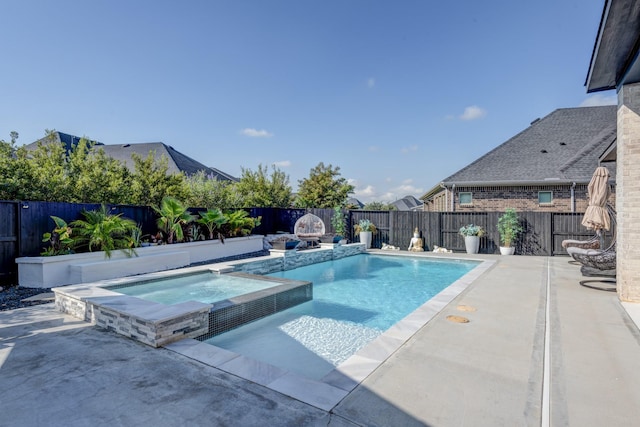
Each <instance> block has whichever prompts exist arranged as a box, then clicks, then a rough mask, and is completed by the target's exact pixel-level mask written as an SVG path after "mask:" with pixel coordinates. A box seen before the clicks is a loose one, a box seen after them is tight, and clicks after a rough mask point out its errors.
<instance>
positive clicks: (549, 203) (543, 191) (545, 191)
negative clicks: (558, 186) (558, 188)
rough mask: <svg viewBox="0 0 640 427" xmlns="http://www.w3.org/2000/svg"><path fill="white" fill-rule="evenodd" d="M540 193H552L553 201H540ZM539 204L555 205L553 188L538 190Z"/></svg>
mask: <svg viewBox="0 0 640 427" xmlns="http://www.w3.org/2000/svg"><path fill="white" fill-rule="evenodd" d="M540 193H551V201H550V202H541V201H540ZM538 205H542V206H550V205H553V190H541V191H538Z"/></svg>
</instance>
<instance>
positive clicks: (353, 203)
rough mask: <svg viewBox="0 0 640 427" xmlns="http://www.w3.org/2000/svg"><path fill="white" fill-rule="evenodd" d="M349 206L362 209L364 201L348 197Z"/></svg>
mask: <svg viewBox="0 0 640 427" xmlns="http://www.w3.org/2000/svg"><path fill="white" fill-rule="evenodd" d="M347 206H357V207H358V209H362V208H364V203H362V202H361V201H360V200H358V199H356V198H355V197H349V198H348V199H347Z"/></svg>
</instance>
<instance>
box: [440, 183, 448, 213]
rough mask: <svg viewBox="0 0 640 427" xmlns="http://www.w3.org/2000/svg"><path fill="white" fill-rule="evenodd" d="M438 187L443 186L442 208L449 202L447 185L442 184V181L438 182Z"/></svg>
mask: <svg viewBox="0 0 640 427" xmlns="http://www.w3.org/2000/svg"><path fill="white" fill-rule="evenodd" d="M440 187H442V188H444V208H445V209H446V208H447V205H448V204H449V192H448V190H447V186H446V185H444V182H441V183H440Z"/></svg>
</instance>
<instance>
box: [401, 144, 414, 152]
mask: <svg viewBox="0 0 640 427" xmlns="http://www.w3.org/2000/svg"><path fill="white" fill-rule="evenodd" d="M413 151H418V146H417V145H415V144H414V145H411V146H409V147H402V148H401V149H400V152H401V153H402V154H407V153H411V152H413Z"/></svg>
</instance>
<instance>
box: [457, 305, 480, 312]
mask: <svg viewBox="0 0 640 427" xmlns="http://www.w3.org/2000/svg"><path fill="white" fill-rule="evenodd" d="M456 308H457V309H458V310H460V311H468V312H474V311H476V308H475V307H471V306H470V305H464V304H462V305H459V306H458V307H456Z"/></svg>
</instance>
